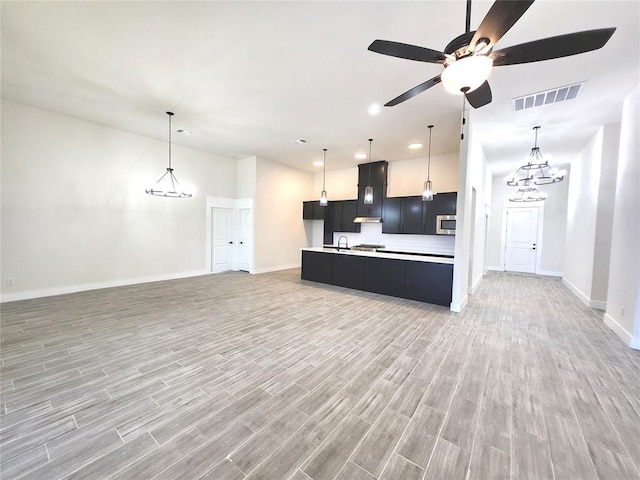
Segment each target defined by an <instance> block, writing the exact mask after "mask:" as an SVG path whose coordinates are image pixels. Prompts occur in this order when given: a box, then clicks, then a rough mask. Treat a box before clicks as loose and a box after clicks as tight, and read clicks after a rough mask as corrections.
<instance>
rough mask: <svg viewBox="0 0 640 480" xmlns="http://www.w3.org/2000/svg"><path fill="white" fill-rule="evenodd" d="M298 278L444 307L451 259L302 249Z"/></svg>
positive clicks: (448, 292) (448, 297) (448, 294)
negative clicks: (300, 272)
mask: <svg viewBox="0 0 640 480" xmlns="http://www.w3.org/2000/svg"><path fill="white" fill-rule="evenodd" d="M301 278H302V279H303V280H309V281H312V282H320V283H326V284H330V285H337V286H340V287H347V288H353V289H356V290H363V291H366V292H374V293H381V294H383V295H391V296H394V297H400V298H407V299H410V300H418V301H420V302H426V303H433V304H436V305H444V306H446V307H448V306H449V305H450V303H451V288H452V284H453V259H452V258H448V257H444V256H443V257H437V256H432V255H416V254H415V253H395V252H394V253H389V252H379V251H374V252H367V251H356V250H350V249H337V248H323V247H312V248H303V249H302V274H301Z"/></svg>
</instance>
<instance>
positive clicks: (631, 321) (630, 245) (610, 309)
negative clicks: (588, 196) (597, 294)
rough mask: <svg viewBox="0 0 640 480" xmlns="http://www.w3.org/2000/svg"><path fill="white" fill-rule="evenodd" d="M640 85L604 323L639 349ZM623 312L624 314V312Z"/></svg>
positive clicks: (622, 158)
mask: <svg viewBox="0 0 640 480" xmlns="http://www.w3.org/2000/svg"><path fill="white" fill-rule="evenodd" d="M638 132H640V84H639V85H636V87H635V88H634V89H633V91H632V92H631V93H630V94H629V95H628V96H627V98H626V99H625V102H624V106H623V111H622V118H621V124H620V144H619V157H618V173H617V181H616V192H615V211H614V214H613V226H612V237H611V258H610V264H609V282H608V293H607V310H606V313H605V323H606V324H607V325H608V326H609V327H610V328H611V329H612V330H614V331H615V332H616V333H617V334H618V335H619V336H620V337H621V338H622V339H623V340H624V341H625V342H626V343H627V344H628V345H630V346H632V347H633V348H637V349H640V247H639V245H640V192H639V190H638V184H639V181H640V161H639V160H638V159H640V136H639V134H638ZM623 309H624V313H623Z"/></svg>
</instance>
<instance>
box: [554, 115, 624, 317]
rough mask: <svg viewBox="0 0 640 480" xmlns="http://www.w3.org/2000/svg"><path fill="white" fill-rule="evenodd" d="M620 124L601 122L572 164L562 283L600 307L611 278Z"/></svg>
mask: <svg viewBox="0 0 640 480" xmlns="http://www.w3.org/2000/svg"><path fill="white" fill-rule="evenodd" d="M619 143H620V124H610V125H604V126H602V127H601V128H600V129H599V130H598V132H597V133H596V135H595V136H594V137H593V138H592V139H591V141H590V142H589V143H588V144H587V145H586V147H585V148H584V149H583V151H582V152H581V153H580V154H579V155H578V157H577V158H576V159H574V160H573V162H572V164H571V176H570V180H569V197H568V210H567V212H568V214H567V239H566V249H565V274H564V278H563V281H564V283H565V284H566V285H567V286H568V287H569V288H570V289H571V290H572V291H573V292H574V293H575V294H576V295H577V296H578V297H579V298H580V299H581V300H582V301H583V302H584V303H585V304H586V305H588V306H590V307H593V308H599V309H602V310H604V309H605V308H606V298H607V290H608V283H609V262H610V255H611V229H612V223H613V215H614V209H615V208H616V207H615V198H616V193H615V191H616V171H617V163H618V161H617V160H618V149H619Z"/></svg>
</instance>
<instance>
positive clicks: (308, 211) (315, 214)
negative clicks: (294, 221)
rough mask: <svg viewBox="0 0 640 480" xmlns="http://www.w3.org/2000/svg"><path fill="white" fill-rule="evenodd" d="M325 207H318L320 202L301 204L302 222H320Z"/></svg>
mask: <svg viewBox="0 0 640 480" xmlns="http://www.w3.org/2000/svg"><path fill="white" fill-rule="evenodd" d="M326 208H327V207H323V206H322V205H320V201H319V200H317V201H311V202H302V219H303V220H322V219H324V211H325V210H326Z"/></svg>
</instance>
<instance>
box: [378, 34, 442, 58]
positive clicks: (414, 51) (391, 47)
mask: <svg viewBox="0 0 640 480" xmlns="http://www.w3.org/2000/svg"><path fill="white" fill-rule="evenodd" d="M368 49H369V50H371V51H372V52H376V53H381V54H383V55H389V56H391V57H398V58H406V59H407V60H416V61H418V62H429V63H444V61H445V60H446V59H447V57H446V56H445V54H444V53H442V52H438V51H437V50H431V49H430V48H425V47H418V46H416V45H409V44H407V43H399V42H392V41H390V40H374V41H373V43H372V44H371V45H369V48H368Z"/></svg>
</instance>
